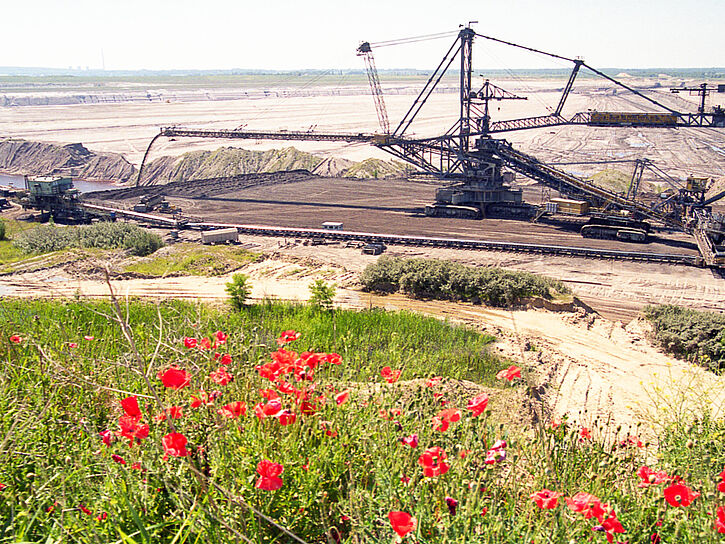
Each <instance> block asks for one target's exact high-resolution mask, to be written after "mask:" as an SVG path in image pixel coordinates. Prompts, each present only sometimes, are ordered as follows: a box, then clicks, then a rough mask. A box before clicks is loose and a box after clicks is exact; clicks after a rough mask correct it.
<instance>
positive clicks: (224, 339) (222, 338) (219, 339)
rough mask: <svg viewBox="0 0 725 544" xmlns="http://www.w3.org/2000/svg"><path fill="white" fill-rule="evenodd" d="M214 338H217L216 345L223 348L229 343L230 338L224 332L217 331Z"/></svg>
mask: <svg viewBox="0 0 725 544" xmlns="http://www.w3.org/2000/svg"><path fill="white" fill-rule="evenodd" d="M214 338H216V343H217V344H219V345H220V346H221V345H224V344H226V343H227V338H229V336H228V335H227V334H224V333H223V332H222V331H216V332H215V333H214Z"/></svg>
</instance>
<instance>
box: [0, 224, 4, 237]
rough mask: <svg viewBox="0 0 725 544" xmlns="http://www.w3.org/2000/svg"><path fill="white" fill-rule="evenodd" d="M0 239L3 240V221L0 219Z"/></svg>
mask: <svg viewBox="0 0 725 544" xmlns="http://www.w3.org/2000/svg"><path fill="white" fill-rule="evenodd" d="M0 240H5V222H4V221H0Z"/></svg>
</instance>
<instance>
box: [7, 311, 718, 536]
mask: <svg viewBox="0 0 725 544" xmlns="http://www.w3.org/2000/svg"><path fill="white" fill-rule="evenodd" d="M116 318H118V321H117V320H116ZM293 330H296V331H298V332H299V337H297V334H296V333H295V332H294V331H293ZM124 331H125V332H124ZM282 331H286V332H284V333H282V334H281V335H280V332H282ZM278 337H279V338H278ZM490 341H491V338H490V337H487V336H485V335H481V334H479V333H477V332H474V331H471V330H467V329H464V328H461V327H454V326H451V325H448V324H445V323H442V322H439V321H437V320H434V319H431V318H423V317H420V316H416V315H412V314H409V313H387V312H384V311H381V310H370V311H362V312H352V311H335V312H334V313H330V312H325V311H315V310H313V309H311V308H309V307H305V306H292V305H278V304H276V305H273V304H263V305H257V306H249V307H246V308H243V309H242V311H241V312H238V313H236V312H235V313H230V312H229V311H227V310H224V309H220V308H216V307H210V306H204V305H194V304H189V303H181V302H164V303H160V304H140V303H136V302H133V301H129V302H126V303H124V305H123V308H118V310H114V309H113V308H112V307H111V306H110V305H109V304H107V303H92V304H91V303H79V302H66V303H63V302H58V301H30V302H23V301H15V300H4V301H3V304H2V305H0V360H1V361H2V365H0V438H1V440H0V499H1V500H0V540H1V541H3V542H54V543H55V542H93V543H108V542H116V543H119V544H120V543H131V542H145V543H150V542H168V543H172V542H173V543H177V542H178V543H180V542H205V543H216V542H219V543H221V542H224V543H226V542H241V541H243V542H259V543H272V542H308V543H317V542H328V541H329V542H346V543H353V542H355V543H358V542H391V541H393V540H394V539H395V533H396V532H397V533H398V534H402V535H404V534H407V533H410V534H408V536H405V540H407V541H409V542H413V541H415V542H420V543H429V544H433V543H453V542H456V543H461V544H462V543H464V542H465V543H468V542H472V541H476V542H491V543H514V542H515V543H520V542H542V543H543V542H551V543H562V544H564V543H569V542H602V543H604V542H607V541H609V542H613V541H614V539H615V538H616V539H617V541H629V542H653V541H657V542H660V541H661V542H698V543H699V542H719V541H720V540H719V538H718V532H717V531H718V527H719V526H718V525H716V520H718V519H720V517H721V516H722V518H723V519H725V507H720V506H719V504H720V502H721V501H720V496H719V495H718V492H717V489H716V486H717V485H718V484H717V483H718V482H720V476H718V474H719V473H720V471H721V470H722V467H723V465H724V464H725V446H723V443H722V440H721V439H720V438H721V437H722V436H723V435H724V434H725V424H724V423H723V422H722V421H719V420H718V421H715V420H711V419H709V418H707V417H706V418H701V419H699V420H697V421H694V420H693V421H682V422H678V424H677V425H675V426H674V427H672V428H668V429H664V430H663V431H662V432H661V433H660V435H659V449H658V450H657V451H655V450H653V448H652V446H650V445H648V444H647V443H643V441H640V440H639V439H638V438H637V437H635V436H632V435H630V434H629V433H630V432H633V431H634V430H628V429H619V428H618V429H612V428H609V427H607V425H606V422H603V421H594V422H593V423H592V425H590V426H588V427H579V426H575V425H570V424H568V423H567V421H566V420H564V421H553V422H549V421H548V420H546V419H541V414H539V419H538V423H536V424H533V425H532V424H531V423H528V422H530V421H531V419H530V417H528V416H527V413H528V412H527V411H526V409H525V408H524V407H525V406H526V405H527V404H528V403H524V402H521V401H522V395H523V394H524V393H525V391H526V388H525V387H520V385H519V384H522V383H523V384H524V385H525V384H526V383H527V381H528V377H527V375H526V373H525V372H524V374H523V379H521V378H517V377H515V374H516V372H515V370H516V369H509V370H508V371H504V372H503V373H502V372H501V371H502V370H504V369H505V367H507V366H508V363H506V362H502V361H498V360H496V359H495V358H492V357H491V356H489V355H488V354H487V351H486V346H487V344H488V343H490ZM497 375H498V376H500V378H498V379H497ZM508 379H511V380H512V381H511V382H509V381H508ZM528 405H529V406H530V404H528ZM718 437H719V438H718ZM645 463H647V464H648V465H649V466H644V464H645ZM650 469H651V470H652V471H653V472H651V473H649V472H647V470H650ZM723 486H725V484H723ZM565 497H566V499H565ZM683 501H684V502H683ZM724 523H725V522H724ZM723 530H725V525H723ZM652 535H655V536H654V537H653V536H652Z"/></svg>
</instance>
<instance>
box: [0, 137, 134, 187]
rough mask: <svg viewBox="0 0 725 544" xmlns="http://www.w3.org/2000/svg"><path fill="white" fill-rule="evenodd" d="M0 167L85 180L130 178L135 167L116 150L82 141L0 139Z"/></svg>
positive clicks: (28, 173) (9, 171)
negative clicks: (101, 149)
mask: <svg viewBox="0 0 725 544" xmlns="http://www.w3.org/2000/svg"><path fill="white" fill-rule="evenodd" d="M0 171H2V172H6V173H8V174H26V175H45V174H60V175H65V176H72V177H74V178H79V179H84V180H89V181H94V180H95V181H110V180H114V181H115V180H120V181H128V180H130V179H131V178H132V177H133V175H134V174H135V172H136V168H135V167H134V166H133V165H132V164H131V163H129V162H128V161H127V160H126V159H125V158H123V156H121V155H119V154H117V153H96V152H94V151H90V150H89V149H87V148H86V147H84V146H83V144H80V143H76V144H68V145H62V146H61V145H53V144H44V143H40V142H28V141H25V140H4V141H0Z"/></svg>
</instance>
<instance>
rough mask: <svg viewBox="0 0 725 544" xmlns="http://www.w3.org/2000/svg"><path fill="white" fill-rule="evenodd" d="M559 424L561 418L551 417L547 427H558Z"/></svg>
mask: <svg viewBox="0 0 725 544" xmlns="http://www.w3.org/2000/svg"><path fill="white" fill-rule="evenodd" d="M560 426H561V419H559V418H556V419H552V420H551V421H550V422H549V428H550V429H558V428H559V427H560Z"/></svg>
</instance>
